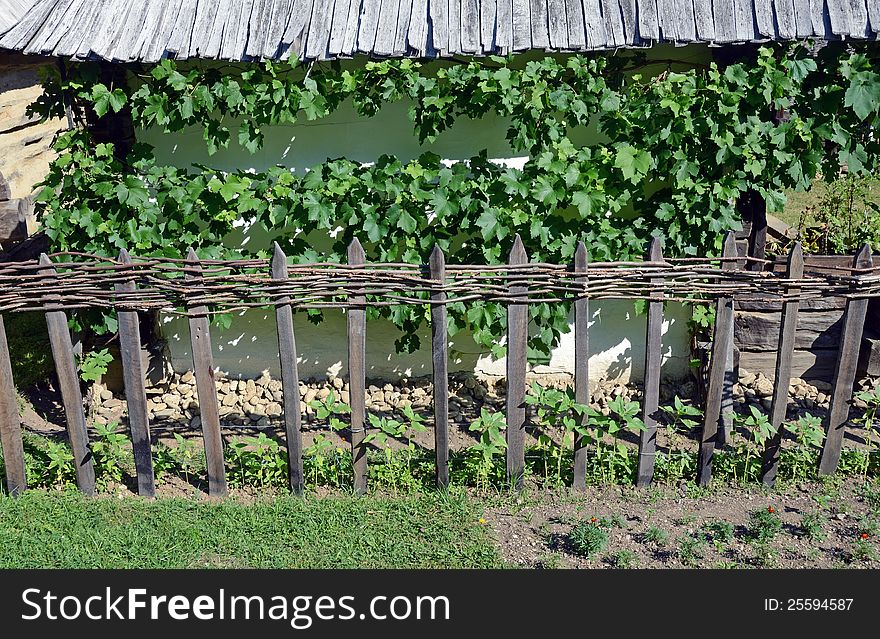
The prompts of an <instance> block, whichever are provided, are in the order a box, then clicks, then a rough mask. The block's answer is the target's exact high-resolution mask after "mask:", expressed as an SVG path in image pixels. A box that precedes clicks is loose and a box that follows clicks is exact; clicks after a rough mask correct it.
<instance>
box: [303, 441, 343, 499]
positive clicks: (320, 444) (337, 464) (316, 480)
mask: <svg viewBox="0 0 880 639" xmlns="http://www.w3.org/2000/svg"><path fill="white" fill-rule="evenodd" d="M303 467H304V472H305V475H306V476H307V477H311V478H312V483H313V484H314V486H315V487H317V486H332V487H335V488H339V487H342V486H344V485H345V481H346V477H347V475H346V472H347V470H348V469H350V467H351V453H350V452H349V451H346V450H344V449H342V448H340V447H339V446H334V445H333V442H332V441H330V439H329V438H327V437H326V436H325V435H324V434H323V433H317V434H316V435H315V438H314V440H312V443H311V444H310V445H309V446H307V447H306V448H304V449H303Z"/></svg>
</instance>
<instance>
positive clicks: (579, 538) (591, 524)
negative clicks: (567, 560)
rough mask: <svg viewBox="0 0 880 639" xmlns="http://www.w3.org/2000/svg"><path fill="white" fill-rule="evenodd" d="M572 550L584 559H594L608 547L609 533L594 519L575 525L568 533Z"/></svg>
mask: <svg viewBox="0 0 880 639" xmlns="http://www.w3.org/2000/svg"><path fill="white" fill-rule="evenodd" d="M568 541H569V544H571V548H572V550H574V552H575V553H576V554H578V555H580V556H582V557H592V556H594V555H596V554H598V553H600V552H602V551H604V550H605V548H606V547H607V546H608V533H606V532H605V530H604V529H603V528H602V526H601V524H600V522H599V521H598V520H596V518H595V517H594V518H593V519H592V520H591V521H581V522H579V523H577V524H575V525H574V526H573V527H572V529H571V531H570V532H569V533H568Z"/></svg>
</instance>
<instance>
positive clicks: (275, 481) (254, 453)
mask: <svg viewBox="0 0 880 639" xmlns="http://www.w3.org/2000/svg"><path fill="white" fill-rule="evenodd" d="M226 466H227V468H228V469H229V481H230V483H231V484H232V485H233V486H256V487H260V488H265V487H269V486H275V487H280V486H283V485H284V484H285V482H286V480H287V473H288V470H287V453H286V452H285V451H284V449H283V448H282V447H281V444H279V443H278V442H277V441H276V440H274V439H272V438H271V437H269V436H267V435H266V434H265V433H258V434H257V436H256V437H243V438H241V439H238V440H234V441H231V442H230V443H229V446H228V447H227V453H226Z"/></svg>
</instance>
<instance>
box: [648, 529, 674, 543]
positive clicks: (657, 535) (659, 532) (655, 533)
mask: <svg viewBox="0 0 880 639" xmlns="http://www.w3.org/2000/svg"><path fill="white" fill-rule="evenodd" d="M645 541H647V542H649V543H652V544H655V545H657V546H665V545H666V544H667V542H668V541H669V533H668V532H666V531H665V530H663V529H662V528H657V527H656V526H651V527H650V528H648V530H647V531H646V532H645Z"/></svg>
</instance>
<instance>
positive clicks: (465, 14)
mask: <svg viewBox="0 0 880 639" xmlns="http://www.w3.org/2000/svg"><path fill="white" fill-rule="evenodd" d="M460 17H461V50H462V51H463V52H464V53H478V52H479V51H480V10H479V9H478V8H477V0H461V16H460Z"/></svg>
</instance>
